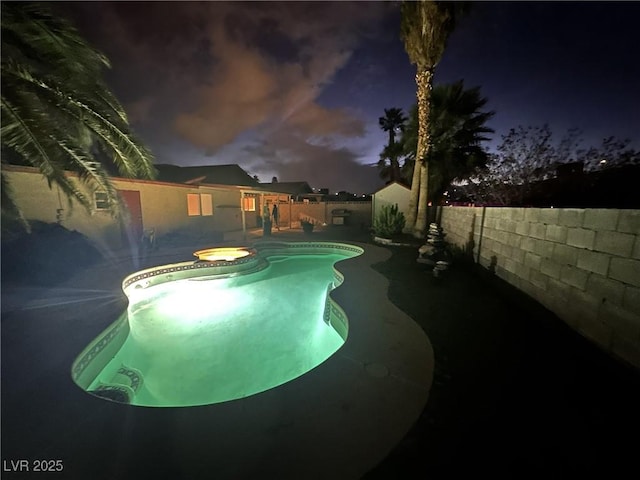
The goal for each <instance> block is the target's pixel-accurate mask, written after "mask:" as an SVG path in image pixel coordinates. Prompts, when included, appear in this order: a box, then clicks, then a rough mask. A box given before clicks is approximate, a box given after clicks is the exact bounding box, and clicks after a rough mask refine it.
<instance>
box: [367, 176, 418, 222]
mask: <svg viewBox="0 0 640 480" xmlns="http://www.w3.org/2000/svg"><path fill="white" fill-rule="evenodd" d="M410 196H411V189H409V187H407V186H406V185H403V184H402V183H399V182H393V183H390V184H388V185H386V186H384V187H382V188H381V189H380V190H378V191H377V192H375V193H374V194H373V196H372V205H371V207H372V208H371V215H372V217H371V223H372V224H373V222H374V220H375V218H376V216H377V215H378V214H379V213H380V211H381V210H382V207H384V206H385V205H395V204H398V210H399V211H400V212H402V213H404V217H405V218H407V214H408V212H409V197H410Z"/></svg>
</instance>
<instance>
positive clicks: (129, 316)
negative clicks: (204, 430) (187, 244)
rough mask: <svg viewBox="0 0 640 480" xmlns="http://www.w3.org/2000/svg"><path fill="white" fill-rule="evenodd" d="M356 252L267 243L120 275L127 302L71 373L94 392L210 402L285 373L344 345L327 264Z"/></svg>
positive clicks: (165, 401) (282, 378)
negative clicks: (237, 251) (208, 259)
mask: <svg viewBox="0 0 640 480" xmlns="http://www.w3.org/2000/svg"><path fill="white" fill-rule="evenodd" d="M245 252H246V253H245ZM362 252H363V250H362V249H361V248H359V247H356V246H353V245H347V244H336V243H329V242H318V243H282V242H269V243H263V244H262V245H260V246H259V247H256V249H242V252H241V253H239V254H238V253H236V252H228V251H226V252H219V254H216V252H210V251H208V250H207V251H199V252H196V254H197V255H196V256H197V257H198V258H199V260H197V261H195V262H184V263H179V264H172V265H164V266H160V267H155V268H153V269H148V270H144V271H142V272H136V273H135V274H133V275H130V276H128V277H127V278H125V280H124V282H123V289H124V291H125V293H126V294H127V297H128V299H129V306H128V308H127V311H126V312H124V313H123V314H122V316H121V317H120V318H119V319H118V320H117V321H116V322H114V324H113V325H111V326H110V327H109V328H108V329H107V330H105V332H103V333H102V334H101V335H100V336H99V337H98V338H96V339H95V340H94V341H93V342H91V343H90V344H89V346H87V348H86V349H85V350H84V351H83V352H82V353H81V354H80V355H79V357H78V358H77V359H76V361H75V362H74V366H73V368H72V374H73V378H74V380H75V381H76V383H77V384H78V385H80V386H81V387H82V388H83V389H85V390H86V391H88V392H90V393H92V394H94V395H97V396H100V397H103V398H107V399H110V400H115V401H120V402H123V403H130V404H133V405H139V406H153V407H170V406H195V405H205V404H212V403H220V402H225V401H229V400H235V399H239V398H244V397H247V396H250V395H254V394H256V393H259V392H263V391H265V390H269V389H271V388H274V387H277V386H278V385H281V384H283V383H286V382H289V381H291V380H293V379H295V378H297V377H299V376H301V375H304V373H306V372H308V371H309V370H311V369H313V368H315V367H317V366H318V365H320V364H321V363H322V362H324V361H325V360H326V359H327V358H329V357H330V356H331V355H333V354H334V353H335V352H336V351H337V350H338V349H339V348H340V347H341V346H342V345H343V344H344V342H345V340H346V338H347V335H348V322H347V319H346V316H345V315H344V312H343V311H342V310H341V308H340V307H339V305H337V304H336V303H335V302H334V301H333V300H332V299H331V297H330V295H329V294H330V291H331V290H333V289H334V288H336V287H337V286H339V285H340V284H341V283H342V275H341V274H340V273H339V271H338V270H336V269H335V268H334V265H335V264H336V263H337V262H339V261H341V260H345V259H348V258H351V257H354V256H357V255H360V254H362ZM202 258H213V259H214V260H212V261H205V262H203V261H202Z"/></svg>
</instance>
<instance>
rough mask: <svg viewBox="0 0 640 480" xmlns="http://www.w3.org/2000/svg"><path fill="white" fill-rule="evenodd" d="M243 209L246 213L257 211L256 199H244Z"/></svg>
mask: <svg viewBox="0 0 640 480" xmlns="http://www.w3.org/2000/svg"><path fill="white" fill-rule="evenodd" d="M242 209H243V210H244V211H245V212H255V211H256V197H244V198H243V199H242Z"/></svg>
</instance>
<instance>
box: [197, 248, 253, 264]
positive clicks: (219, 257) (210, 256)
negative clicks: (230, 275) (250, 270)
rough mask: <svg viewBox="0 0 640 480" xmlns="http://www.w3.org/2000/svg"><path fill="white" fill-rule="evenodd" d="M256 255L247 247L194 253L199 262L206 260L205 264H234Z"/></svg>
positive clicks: (208, 249) (209, 249)
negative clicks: (236, 261) (235, 261)
mask: <svg viewBox="0 0 640 480" xmlns="http://www.w3.org/2000/svg"><path fill="white" fill-rule="evenodd" d="M254 254H255V253H254V252H252V251H251V250H249V249H247V248H245V247H217V248H207V249H205V250H198V251H197V252H193V255H194V256H195V257H198V260H204V261H205V262H219V261H224V262H232V261H234V260H237V259H239V258H243V257H248V256H249V255H254Z"/></svg>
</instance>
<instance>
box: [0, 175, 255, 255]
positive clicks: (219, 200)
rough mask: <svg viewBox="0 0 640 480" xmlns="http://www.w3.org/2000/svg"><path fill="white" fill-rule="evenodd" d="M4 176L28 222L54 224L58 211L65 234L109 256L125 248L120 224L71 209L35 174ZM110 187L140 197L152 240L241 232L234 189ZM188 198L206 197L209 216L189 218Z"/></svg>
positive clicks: (123, 182)
mask: <svg viewBox="0 0 640 480" xmlns="http://www.w3.org/2000/svg"><path fill="white" fill-rule="evenodd" d="M3 173H4V174H5V175H7V178H8V180H9V184H10V186H11V188H12V192H13V198H14V200H15V202H16V203H17V205H18V206H19V208H20V209H21V210H22V212H23V214H24V216H25V217H26V218H27V220H38V221H42V222H46V223H55V222H56V221H58V218H57V215H58V211H59V209H61V212H60V223H61V224H62V225H63V226H64V227H65V228H67V229H69V230H76V231H78V232H80V233H82V234H83V235H85V236H86V237H88V238H89V239H90V240H91V241H92V242H93V243H94V244H95V245H96V246H97V247H98V248H101V249H103V250H109V249H113V248H120V247H124V246H125V242H126V240H125V237H124V236H123V233H122V231H123V228H122V226H121V222H120V221H119V220H118V219H117V218H114V217H113V216H112V215H111V214H110V213H109V212H108V211H101V210H97V211H95V212H93V213H90V212H88V211H87V210H86V209H85V208H84V207H82V206H81V205H79V204H78V203H77V202H75V201H72V203H71V206H70V205H69V202H68V200H67V198H66V197H65V196H64V194H62V193H61V192H59V191H58V187H57V186H55V185H54V186H53V187H52V188H49V186H48V184H47V181H46V179H45V178H44V177H43V176H42V175H41V174H40V173H39V172H38V171H37V170H35V169H32V168H28V167H8V168H3ZM71 176H72V177H74V176H73V175H71ZM112 181H113V184H114V186H115V187H116V189H118V190H132V191H137V192H139V193H140V203H141V208H142V223H143V228H144V229H145V230H148V229H151V228H153V229H154V230H155V233H156V236H157V237H162V236H163V235H167V234H171V233H175V232H179V233H180V234H181V235H194V236H198V237H202V236H205V237H206V236H207V235H210V236H211V238H212V239H214V238H219V237H220V234H222V233H224V232H228V231H236V230H239V229H242V213H241V208H240V201H241V192H240V190H239V189H237V188H235V187H230V188H228V189H226V188H219V187H209V186H195V185H194V186H190V185H181V184H170V183H163V182H155V181H147V180H129V179H120V178H115V179H112ZM76 182H77V185H78V187H79V188H80V189H81V190H82V191H83V192H84V193H85V194H86V195H87V196H88V198H92V196H93V195H92V193H91V191H90V190H89V188H88V187H87V186H86V185H85V184H83V183H82V182H79V181H77V180H76ZM190 193H191V194H210V195H211V199H212V203H213V205H212V207H213V215H211V216H202V215H196V216H189V215H188V210H187V195H188V194H190ZM246 213H247V219H248V221H247V224H248V226H249V227H251V226H252V224H251V221H250V219H251V213H253V212H246ZM253 225H255V221H254V223H253Z"/></svg>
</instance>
